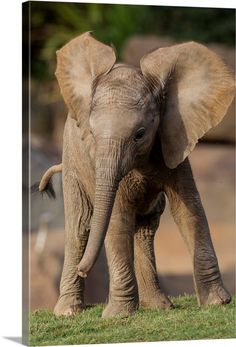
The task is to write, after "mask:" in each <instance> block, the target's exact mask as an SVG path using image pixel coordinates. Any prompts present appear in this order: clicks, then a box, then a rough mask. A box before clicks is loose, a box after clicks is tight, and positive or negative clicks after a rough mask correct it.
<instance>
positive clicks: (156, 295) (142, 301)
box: [134, 192, 174, 309]
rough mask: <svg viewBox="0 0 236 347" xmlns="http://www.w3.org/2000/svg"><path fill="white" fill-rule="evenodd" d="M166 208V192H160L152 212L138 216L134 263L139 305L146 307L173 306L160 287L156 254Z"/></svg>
mask: <svg viewBox="0 0 236 347" xmlns="http://www.w3.org/2000/svg"><path fill="white" fill-rule="evenodd" d="M164 208H165V196H164V193H162V192H161V193H159V197H158V203H157V206H156V208H155V211H153V212H152V214H149V215H145V216H137V218H136V232H135V237H134V265H135V275H136V279H137V283H138V293H139V305H140V306H142V307H146V308H161V309H169V308H173V307H174V306H173V304H172V303H171V301H170V300H169V298H168V297H167V296H166V295H165V294H164V293H163V292H162V290H161V289H160V285H159V281H158V276H157V271H156V263H155V254H154V236H155V233H156V230H157V228H158V226H159V221H160V216H161V214H162V213H163V211H164Z"/></svg>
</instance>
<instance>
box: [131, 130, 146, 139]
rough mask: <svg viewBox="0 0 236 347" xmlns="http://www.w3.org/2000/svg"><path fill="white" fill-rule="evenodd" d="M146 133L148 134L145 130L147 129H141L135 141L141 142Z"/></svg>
mask: <svg viewBox="0 0 236 347" xmlns="http://www.w3.org/2000/svg"><path fill="white" fill-rule="evenodd" d="M145 132H146V129H145V128H140V129H139V130H138V131H137V132H136V134H135V136H134V141H139V140H141V139H142V138H143V136H144V134H145Z"/></svg>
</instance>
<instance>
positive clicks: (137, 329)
mask: <svg viewBox="0 0 236 347" xmlns="http://www.w3.org/2000/svg"><path fill="white" fill-rule="evenodd" d="M172 301H173V303H174V304H175V306H176V308H175V309H174V310H170V311H161V310H144V309H140V310H138V312H137V313H136V314H135V315H133V316H131V317H128V318H118V317H116V318H108V319H102V318H101V313H102V310H103V307H104V305H96V306H93V307H89V308H87V309H86V310H85V311H83V312H82V313H81V314H79V315H77V316H75V317H62V318H57V317H55V316H54V315H53V313H52V312H51V311H48V310H39V311H35V312H33V313H31V315H30V344H31V345H39V346H43V345H60V344H61V345H67V344H71V345H72V344H86V343H115V342H139V341H142V342H143V341H163V340H190V339H223V338H234V337H236V335H235V296H234V298H233V300H232V302H231V303H230V304H229V305H226V306H208V307H204V308H200V307H198V306H197V302H196V297H194V296H182V297H178V298H172Z"/></svg>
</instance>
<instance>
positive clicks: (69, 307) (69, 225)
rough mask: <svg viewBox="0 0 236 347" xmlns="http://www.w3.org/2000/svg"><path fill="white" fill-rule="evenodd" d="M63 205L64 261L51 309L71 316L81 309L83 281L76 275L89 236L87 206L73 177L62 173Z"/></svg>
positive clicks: (82, 306)
mask: <svg viewBox="0 0 236 347" xmlns="http://www.w3.org/2000/svg"><path fill="white" fill-rule="evenodd" d="M63 190H64V205H65V229H66V230H65V259H64V265H63V271H62V277H61V283H60V296H59V299H58V301H57V304H56V306H55V308H54V313H55V314H56V315H73V314H76V313H78V312H80V311H81V310H82V309H83V308H84V279H83V278H81V277H80V276H79V275H78V272H77V264H78V263H79V262H80V260H81V258H82V256H83V253H84V250H85V247H86V244H87V240H88V236H89V226H90V219H91V214H92V206H91V203H90V201H89V199H88V197H87V196H86V193H85V191H84V189H83V187H82V185H81V184H80V182H79V181H78V180H77V178H76V177H75V175H74V174H73V173H70V172H67V173H64V172H63Z"/></svg>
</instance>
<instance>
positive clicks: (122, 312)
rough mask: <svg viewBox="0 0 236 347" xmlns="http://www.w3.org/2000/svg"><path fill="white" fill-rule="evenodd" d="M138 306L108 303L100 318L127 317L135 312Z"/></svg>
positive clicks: (130, 303)
mask: <svg viewBox="0 0 236 347" xmlns="http://www.w3.org/2000/svg"><path fill="white" fill-rule="evenodd" d="M137 308H138V304H137V303H136V302H133V301H132V302H128V303H125V304H124V303H120V302H109V303H108V304H107V306H106V307H105V309H104V310H103V312H102V318H108V317H115V316H119V317H128V316H131V315H132V314H134V313H135V312H136V310H137Z"/></svg>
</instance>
